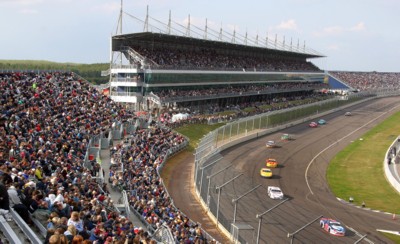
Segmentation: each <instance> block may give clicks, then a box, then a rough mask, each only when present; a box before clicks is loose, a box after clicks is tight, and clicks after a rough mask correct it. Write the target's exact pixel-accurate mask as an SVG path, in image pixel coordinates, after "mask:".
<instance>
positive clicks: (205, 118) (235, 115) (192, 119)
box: [157, 92, 332, 128]
mask: <svg viewBox="0 0 400 244" xmlns="http://www.w3.org/2000/svg"><path fill="white" fill-rule="evenodd" d="M331 97H332V95H331V94H327V93H321V92H312V93H305V94H303V95H294V96H282V97H278V96H276V97H274V98H271V99H265V100H263V101H257V102H242V103H238V104H236V105H233V104H232V105H229V106H220V105H219V104H207V106H206V109H205V110H203V112H200V111H199V109H198V108H196V107H193V108H190V109H189V108H188V107H185V108H176V109H168V108H166V109H164V110H162V111H161V113H160V115H159V117H158V118H157V120H158V121H160V122H161V123H163V124H164V125H165V126H167V127H170V128H177V127H181V126H184V125H187V124H215V123H220V122H229V121H232V120H235V119H240V118H244V117H248V116H253V115H257V114H262V113H266V112H270V111H275V110H281V109H285V108H291V107H293V106H298V105H299V104H308V103H314V102H318V101H322V100H326V99H329V98H331ZM182 111H183V112H184V113H188V114H189V116H188V117H187V118H185V119H182V120H177V121H172V118H173V116H174V115H175V114H177V113H181V112H182ZM227 111H229V112H230V113H226V112H227ZM224 112H225V113H224Z"/></svg>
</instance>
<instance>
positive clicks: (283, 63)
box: [134, 46, 320, 72]
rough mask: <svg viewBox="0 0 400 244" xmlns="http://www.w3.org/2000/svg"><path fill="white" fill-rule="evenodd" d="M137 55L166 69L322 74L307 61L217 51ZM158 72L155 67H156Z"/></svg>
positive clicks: (165, 50) (142, 52)
mask: <svg viewBox="0 0 400 244" xmlns="http://www.w3.org/2000/svg"><path fill="white" fill-rule="evenodd" d="M134 49H135V51H136V52H137V53H139V54H140V55H141V56H143V57H146V59H148V60H151V61H148V63H156V64H157V65H158V66H157V68H162V69H192V70H199V69H206V70H239V71H242V70H244V71H303V72H304V71H320V69H319V68H318V67H317V66H315V65H314V64H312V63H311V62H307V61H306V60H305V59H288V58H278V57H274V58H266V57H259V56H254V55H248V56H245V55H243V54H242V55H241V56H240V57H239V56H237V55H232V54H231V55H229V54H222V53H218V52H217V51H215V50H205V49H200V50H197V49H196V50H192V51H190V50H181V49H168V48H165V47H164V48H162V49H161V48H160V49H158V48H156V47H153V48H152V49H151V50H149V49H147V48H143V47H142V46H135V47H134ZM153 68H154V67H153Z"/></svg>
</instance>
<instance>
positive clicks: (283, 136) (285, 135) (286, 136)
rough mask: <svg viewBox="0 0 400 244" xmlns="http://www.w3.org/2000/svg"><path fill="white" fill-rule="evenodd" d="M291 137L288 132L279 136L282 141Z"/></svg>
mask: <svg viewBox="0 0 400 244" xmlns="http://www.w3.org/2000/svg"><path fill="white" fill-rule="evenodd" d="M292 139H293V137H292V136H291V135H289V134H283V135H282V136H281V140H283V141H289V140H292Z"/></svg>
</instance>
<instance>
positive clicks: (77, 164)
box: [0, 73, 154, 243]
mask: <svg viewBox="0 0 400 244" xmlns="http://www.w3.org/2000/svg"><path fill="white" fill-rule="evenodd" d="M0 84H1V86H2V89H3V91H2V93H1V95H0V104H1V111H0V112H1V117H0V179H1V180H0V190H1V192H0V208H1V211H0V214H4V215H5V216H7V218H9V217H10V215H9V209H10V208H14V210H15V211H16V212H18V213H19V215H20V216H21V218H22V219H23V220H25V221H26V222H27V223H28V224H30V225H32V218H35V219H37V220H39V221H40V222H42V224H44V226H45V227H47V237H46V241H45V243H153V242H154V240H151V238H150V235H149V233H148V232H147V231H144V230H142V229H140V228H137V227H135V226H134V225H133V224H132V222H131V221H129V220H128V219H126V218H125V217H123V216H121V215H120V214H119V212H118V211H116V209H114V208H113V203H112V200H111V198H109V197H108V196H107V187H106V185H101V184H99V183H98V182H97V181H96V179H95V177H96V175H97V173H98V171H96V170H93V168H91V167H90V164H89V165H87V164H85V163H84V157H85V152H86V150H87V146H88V142H89V139H90V138H91V137H92V136H93V135H96V134H98V133H100V132H103V131H106V130H109V129H110V128H111V126H112V124H113V123H115V122H125V121H127V120H131V119H132V120H133V119H135V118H134V117H133V116H132V115H129V114H128V113H126V112H125V110H124V109H123V108H122V107H120V106H119V105H118V104H116V103H114V102H113V101H111V100H110V99H109V98H107V97H105V96H102V95H101V94H100V93H99V92H98V91H97V90H95V89H94V88H92V87H91V86H90V85H89V84H88V83H87V82H85V81H82V80H80V79H78V78H77V77H76V76H74V75H73V74H70V73H52V74H48V73H40V74H33V73H3V74H0ZM125 241H127V242H125Z"/></svg>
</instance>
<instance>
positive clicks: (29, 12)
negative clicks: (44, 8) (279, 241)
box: [18, 9, 39, 14]
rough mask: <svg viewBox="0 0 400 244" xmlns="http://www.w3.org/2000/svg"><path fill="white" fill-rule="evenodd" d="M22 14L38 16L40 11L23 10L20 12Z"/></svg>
mask: <svg viewBox="0 0 400 244" xmlns="http://www.w3.org/2000/svg"><path fill="white" fill-rule="evenodd" d="M18 12H19V13H20V14H37V13H39V11H37V10H36V9H21V10H19V11H18Z"/></svg>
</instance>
